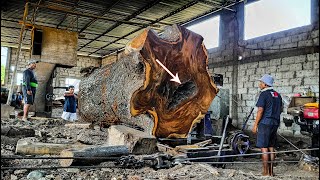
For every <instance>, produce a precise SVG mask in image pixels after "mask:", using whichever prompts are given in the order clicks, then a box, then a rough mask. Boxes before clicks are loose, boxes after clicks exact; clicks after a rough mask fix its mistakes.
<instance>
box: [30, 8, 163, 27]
mask: <svg viewBox="0 0 320 180" xmlns="http://www.w3.org/2000/svg"><path fill="white" fill-rule="evenodd" d="M30 6H34V7H39V8H46V9H50V10H53V11H58V12H64V13H68V14H73V15H78V16H84V17H90V18H96V19H103V20H107V21H112V22H118V23H123V24H129V25H138V26H143V27H145V26H152V27H160V26H159V25H153V24H145V23H138V22H131V21H122V20H115V19H113V18H107V17H103V16H96V15H91V14H87V13H78V12H73V11H70V10H68V9H65V8H61V7H56V6H45V5H38V4H35V3H30Z"/></svg>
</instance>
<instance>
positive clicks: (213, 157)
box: [186, 148, 319, 160]
mask: <svg viewBox="0 0 320 180" xmlns="http://www.w3.org/2000/svg"><path fill="white" fill-rule="evenodd" d="M301 150H303V151H314V150H319V148H310V149H297V150H288V151H274V152H265V153H251V154H234V155H224V156H207V157H197V158H186V160H201V159H216V158H228V157H244V156H257V155H263V154H281V153H289V152H301Z"/></svg>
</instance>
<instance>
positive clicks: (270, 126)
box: [252, 74, 282, 176]
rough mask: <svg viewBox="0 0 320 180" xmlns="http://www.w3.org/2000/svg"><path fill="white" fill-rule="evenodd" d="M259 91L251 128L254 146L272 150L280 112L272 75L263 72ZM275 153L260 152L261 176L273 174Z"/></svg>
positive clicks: (275, 139)
mask: <svg viewBox="0 0 320 180" xmlns="http://www.w3.org/2000/svg"><path fill="white" fill-rule="evenodd" d="M259 81H260V82H259V88H260V89H261V93H260V95H259V99H258V101H257V104H256V106H257V107H258V112H257V116H256V120H255V123H254V126H253V129H252V132H253V133H254V134H256V133H257V142H256V146H257V147H259V148H261V152H262V153H268V152H274V146H275V145H276V141H277V130H278V128H279V125H280V114H281V112H282V98H281V96H280V94H279V93H278V92H276V91H275V90H273V81H274V80H273V77H272V76H270V75H268V74H265V75H264V76H263V77H262V78H261V79H260V80H259ZM274 159H275V154H274V153H272V154H262V162H263V173H262V175H263V176H273V175H274V174H273V164H272V163H271V162H268V161H274Z"/></svg>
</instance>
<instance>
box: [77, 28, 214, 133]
mask: <svg viewBox="0 0 320 180" xmlns="http://www.w3.org/2000/svg"><path fill="white" fill-rule="evenodd" d="M202 41H203V38H202V37H201V36H200V35H198V34H196V33H193V32H192V31H189V30H188V29H186V28H184V27H180V26H176V25H174V26H171V27H168V28H167V29H166V30H165V31H164V32H163V34H162V35H161V36H159V35H158V34H156V33H155V32H154V31H153V30H151V29H149V28H147V29H145V30H144V31H143V32H142V33H141V34H139V35H138V36H137V37H135V38H134V39H133V40H132V41H131V42H130V43H128V45H127V46H126V49H125V52H124V53H122V54H121V56H119V58H118V60H117V61H116V62H115V63H113V64H111V65H108V66H105V67H102V68H100V69H96V70H94V71H93V72H92V74H90V75H89V76H87V77H84V78H83V79H82V81H81V83H80V91H79V106H78V107H79V113H80V116H81V118H83V119H84V120H87V121H89V122H92V121H94V122H102V121H105V122H107V123H108V124H118V123H125V124H129V125H132V126H138V127H141V128H144V130H145V131H147V132H150V133H152V134H153V135H154V136H156V137H165V138H184V137H186V136H187V134H188V132H189V131H190V130H191V128H192V127H193V126H194V124H195V123H198V122H199V121H200V120H201V119H202V118H203V117H204V115H205V113H206V112H207V110H208V108H209V106H210V104H211V102H212V100H213V98H214V97H215V95H216V94H217V93H218V88H217V87H216V85H215V84H214V83H213V81H212V79H211V78H210V76H209V74H208V72H207V64H208V56H207V51H206V48H205V46H204V45H203V42H202ZM156 60H159V61H160V62H161V63H162V64H163V65H164V66H165V67H166V68H167V69H168V70H169V71H170V72H171V73H172V74H173V75H176V74H178V76H179V79H180V81H181V84H179V83H177V82H173V81H171V79H172V76H171V75H170V74H169V73H168V72H167V71H165V69H164V68H163V67H162V66H161V65H160V64H159V63H158V62H157V61H156Z"/></svg>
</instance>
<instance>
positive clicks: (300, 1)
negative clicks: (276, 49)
mask: <svg viewBox="0 0 320 180" xmlns="http://www.w3.org/2000/svg"><path fill="white" fill-rule="evenodd" d="M244 14H245V16H244V32H245V33H244V39H245V40H246V39H251V38H255V37H259V36H263V35H267V34H271V33H274V32H279V31H284V30H288V29H291V28H295V27H300V26H305V25H309V24H311V0H261V1H257V2H253V3H250V4H247V5H245V9H244Z"/></svg>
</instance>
